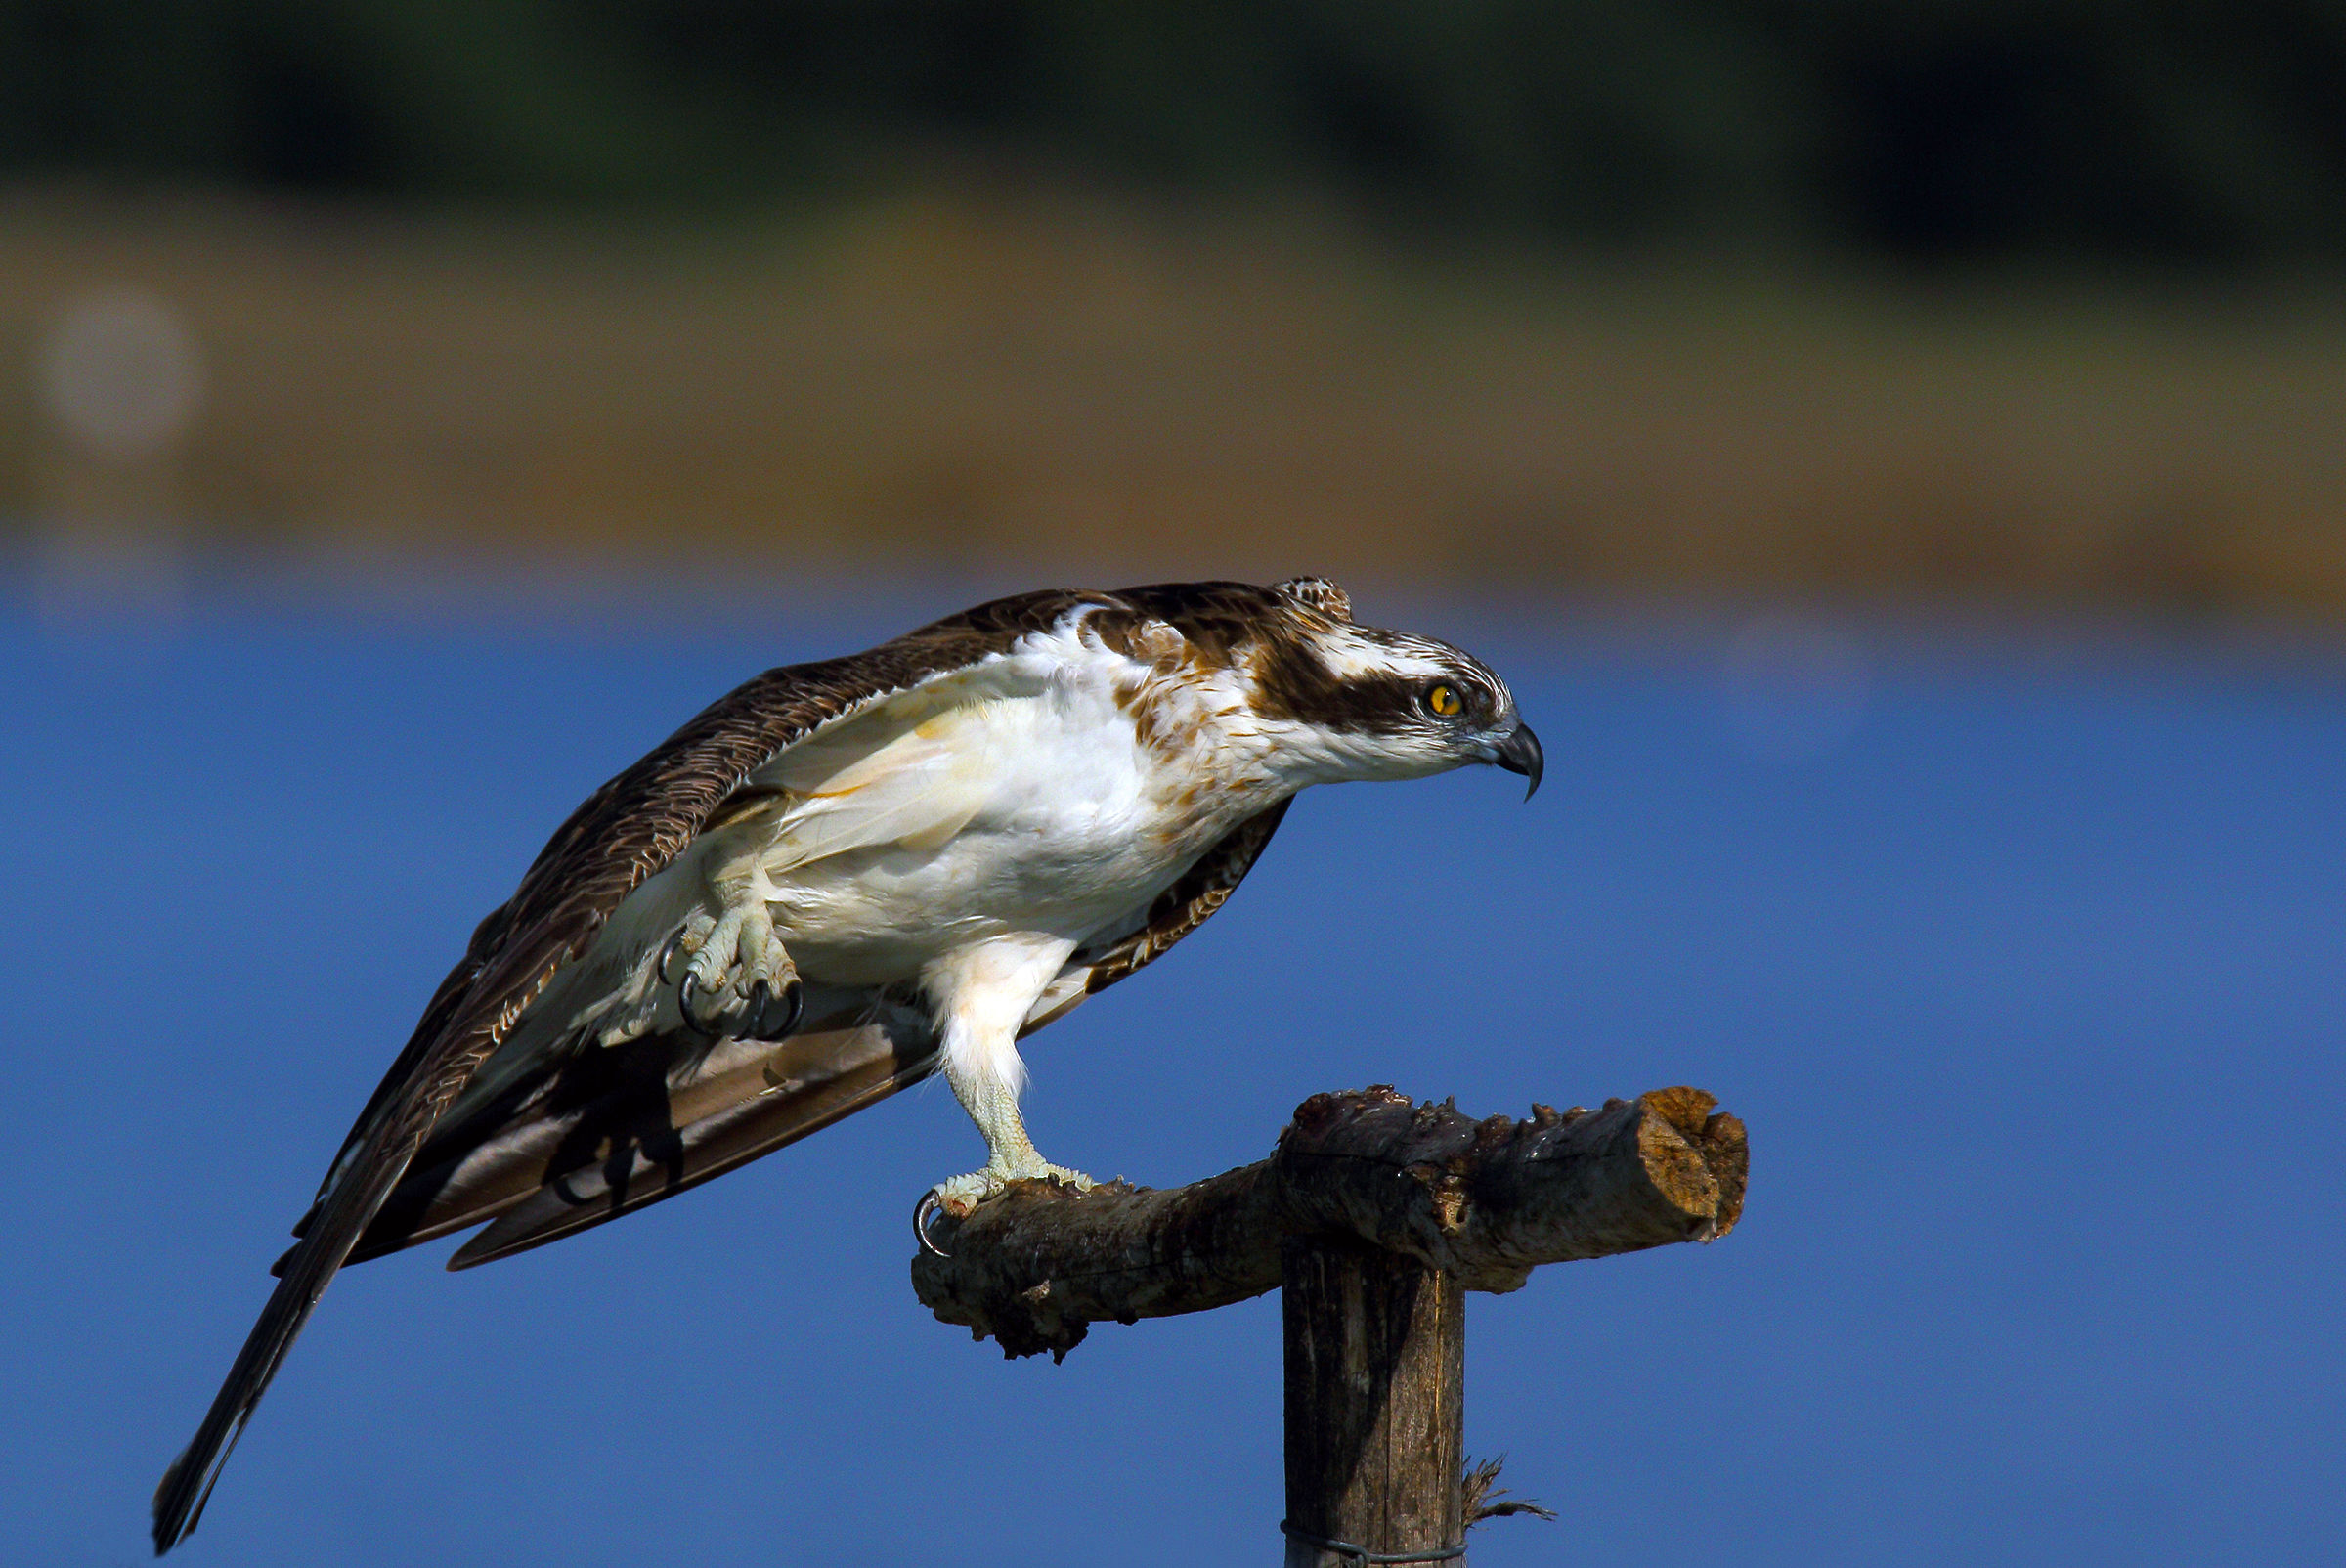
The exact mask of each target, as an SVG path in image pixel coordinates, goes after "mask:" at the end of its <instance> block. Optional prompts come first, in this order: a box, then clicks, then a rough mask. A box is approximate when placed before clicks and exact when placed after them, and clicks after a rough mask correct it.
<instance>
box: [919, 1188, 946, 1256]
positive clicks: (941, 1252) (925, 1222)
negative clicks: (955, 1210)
mask: <svg viewBox="0 0 2346 1568" xmlns="http://www.w3.org/2000/svg"><path fill="white" fill-rule="evenodd" d="M944 1210H945V1205H944V1203H943V1202H942V1201H941V1200H939V1199H938V1198H937V1196H936V1189H935V1188H934V1187H932V1188H930V1189H929V1191H927V1192H926V1193H923V1194H922V1195H921V1200H920V1202H919V1203H918V1204H917V1205H916V1206H915V1207H914V1208H913V1211H912V1238H913V1240H914V1241H918V1242H920V1243H921V1247H922V1249H923V1250H924V1251H929V1252H934V1253H935V1254H936V1255H937V1256H938V1257H940V1258H949V1257H951V1256H952V1255H953V1254H952V1253H950V1252H948V1251H946V1250H945V1249H944V1248H943V1247H941V1246H938V1245H937V1244H936V1243H935V1242H934V1241H930V1240H929V1216H930V1215H932V1214H941V1213H943V1212H944Z"/></svg>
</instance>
